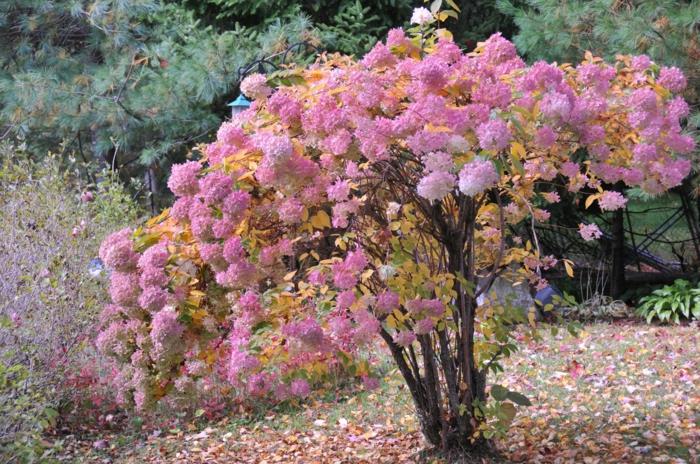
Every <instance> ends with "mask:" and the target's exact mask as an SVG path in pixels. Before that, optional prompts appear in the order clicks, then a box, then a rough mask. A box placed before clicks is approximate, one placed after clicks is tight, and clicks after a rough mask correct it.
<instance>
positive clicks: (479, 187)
mask: <svg viewBox="0 0 700 464" xmlns="http://www.w3.org/2000/svg"><path fill="white" fill-rule="evenodd" d="M498 180H499V175H498V172H496V167H495V166H494V165H493V163H492V162H491V161H489V160H486V159H482V158H475V159H474V160H472V161H470V162H468V163H466V164H465V165H464V166H463V167H462V169H461V170H460V171H459V191H460V192H462V193H463V194H465V195H467V196H470V197H473V196H475V195H478V194H480V193H483V192H484V191H486V189H488V188H491V187H493V186H494V185H496V184H497V183H498Z"/></svg>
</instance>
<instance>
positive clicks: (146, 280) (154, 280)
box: [139, 266, 169, 289]
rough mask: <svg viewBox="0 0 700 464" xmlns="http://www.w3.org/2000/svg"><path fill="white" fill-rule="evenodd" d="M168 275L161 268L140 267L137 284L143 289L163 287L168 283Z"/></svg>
mask: <svg viewBox="0 0 700 464" xmlns="http://www.w3.org/2000/svg"><path fill="white" fill-rule="evenodd" d="M168 280H169V279H168V275H167V274H166V273H165V271H164V270H163V268H157V267H150V266H149V267H146V268H142V269H141V275H140V276H139V285H140V286H141V288H143V289H145V288H148V287H165V286H166V285H168Z"/></svg>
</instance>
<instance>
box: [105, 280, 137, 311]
mask: <svg viewBox="0 0 700 464" xmlns="http://www.w3.org/2000/svg"><path fill="white" fill-rule="evenodd" d="M140 293H141V288H140V286H139V275H138V274H136V273H131V272H128V273H127V272H113V273H112V276H111V279H110V283H109V295H110V296H111V297H112V301H113V302H114V303H116V304H118V305H119V306H133V305H134V304H136V300H137V299H138V297H139V294H140Z"/></svg>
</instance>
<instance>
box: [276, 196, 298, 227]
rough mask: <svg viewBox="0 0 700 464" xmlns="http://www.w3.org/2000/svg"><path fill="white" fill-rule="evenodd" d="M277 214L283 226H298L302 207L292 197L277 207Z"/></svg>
mask: <svg viewBox="0 0 700 464" xmlns="http://www.w3.org/2000/svg"><path fill="white" fill-rule="evenodd" d="M277 214H279V217H280V219H281V220H282V222H284V223H285V224H298V223H299V222H301V218H302V215H303V214H304V205H303V204H302V203H301V202H300V201H299V200H298V199H296V198H294V197H291V198H287V199H285V200H284V201H282V202H281V203H280V204H279V206H278V207H277Z"/></svg>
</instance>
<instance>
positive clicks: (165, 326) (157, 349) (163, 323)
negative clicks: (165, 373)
mask: <svg viewBox="0 0 700 464" xmlns="http://www.w3.org/2000/svg"><path fill="white" fill-rule="evenodd" d="M184 331H185V328H184V326H183V325H182V324H180V323H179V322H178V321H177V314H176V313H175V311H171V310H169V309H162V310H161V311H158V312H157V313H156V314H155V315H154V316H153V321H152V322H151V341H152V342H153V351H152V353H151V357H153V359H154V361H156V362H157V363H162V364H167V363H168V362H169V361H171V360H172V358H173V357H176V356H178V355H179V354H181V353H182V351H183V347H184V345H183V344H182V340H181V337H182V334H183V332H184Z"/></svg>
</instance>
